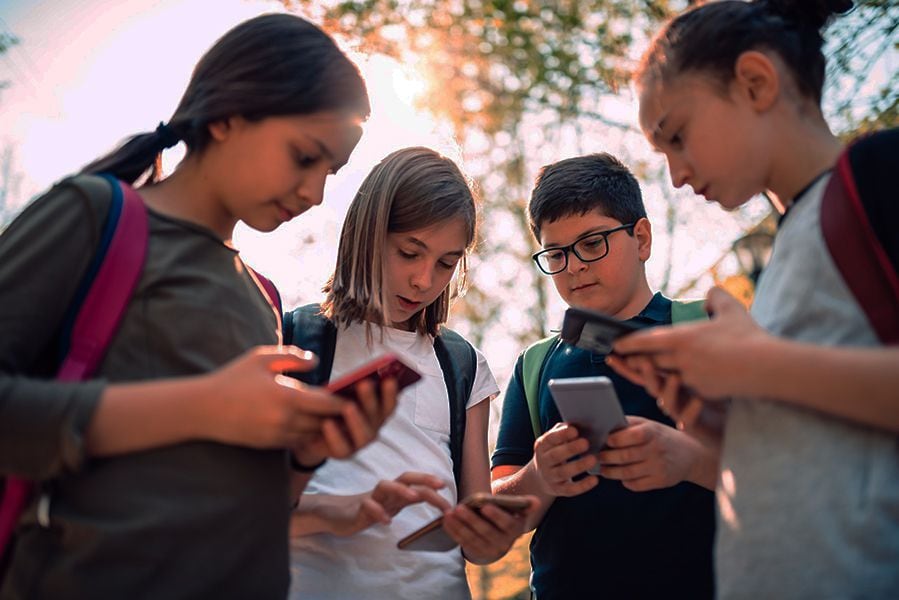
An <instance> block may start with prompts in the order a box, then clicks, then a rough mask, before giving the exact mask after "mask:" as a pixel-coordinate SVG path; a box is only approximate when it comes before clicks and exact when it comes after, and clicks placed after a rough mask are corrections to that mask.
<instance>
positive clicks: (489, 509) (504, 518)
mask: <svg viewBox="0 0 899 600" xmlns="http://www.w3.org/2000/svg"><path fill="white" fill-rule="evenodd" d="M474 513H475V515H477V516H478V517H479V519H480V520H481V521H483V522H485V523H486V525H487V526H488V527H485V529H484V531H483V533H484V535H485V536H489V535H490V533H491V529H498V530H500V531H502V532H505V533H507V534H508V533H510V532H512V531H514V530H515V528H516V527H517V525H518V523H519V521H521V518H520V517H516V516H514V515H512V514H511V513H508V512H506V511H505V510H503V509H501V508H499V507H498V506H493V505H492V504H487V505H485V506H483V507H481V509H480V510H477V511H474Z"/></svg>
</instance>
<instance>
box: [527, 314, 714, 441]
mask: <svg viewBox="0 0 899 600" xmlns="http://www.w3.org/2000/svg"><path fill="white" fill-rule="evenodd" d="M701 319H708V315H707V314H706V312H705V300H672V301H671V324H672V325H674V324H677V323H684V322H686V321H698V320H701ZM561 341H562V340H561V338H560V337H559V334H556V335H551V336H549V337H548V338H544V339H542V340H540V341H539V342H534V343H533V344H531V345H530V346H528V348H527V349H526V350H525V351H524V355H523V356H522V359H521V360H522V364H521V375H522V384H523V385H524V397H525V400H526V401H527V403H528V414H529V415H530V417H531V427H532V428H533V430H534V438H535V439H536V438H538V437H540V434H541V433H543V431H542V428H541V427H540V414H539V412H538V409H537V400H538V398H539V391H540V390H539V388H540V376H541V375H542V374H543V363H544V361H545V360H546V357H547V356H548V355H549V353H550V352H551V351H552V350H553V349H554V348H555V347H556V346H558V345H559V344H560V343H561Z"/></svg>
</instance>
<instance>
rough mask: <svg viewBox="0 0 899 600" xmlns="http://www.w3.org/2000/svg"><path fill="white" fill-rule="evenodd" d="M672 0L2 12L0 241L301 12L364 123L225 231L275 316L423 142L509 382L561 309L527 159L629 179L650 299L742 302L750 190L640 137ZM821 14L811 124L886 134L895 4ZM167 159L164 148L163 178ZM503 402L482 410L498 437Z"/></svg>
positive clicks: (476, 303)
mask: <svg viewBox="0 0 899 600" xmlns="http://www.w3.org/2000/svg"><path fill="white" fill-rule="evenodd" d="M690 4H691V3H690V2H686V1H679V0H671V1H669V0H593V1H588V0H584V1H574V0H556V1H551V0H550V1H541V2H534V1H529V0H515V1H508V0H505V1H489V0H482V1H479V0H474V1H463V0H445V1H444V0H363V1H357V2H356V1H341V2H337V1H284V2H275V1H266V0H217V1H216V2H214V3H213V2H208V1H205V0H117V1H113V0H80V1H79V0H27V1H26V0H21V1H19V0H0V230H2V228H3V227H4V226H5V225H6V224H8V223H9V222H10V221H11V220H12V218H14V216H15V215H16V214H17V213H18V211H19V210H21V209H22V207H23V206H24V205H25V204H26V203H27V202H28V201H29V200H30V199H31V198H33V197H34V196H35V195H36V194H38V193H40V192H41V191H43V190H45V189H46V188H47V187H49V186H50V185H52V183H53V182H54V181H56V180H58V179H61V178H62V177H64V176H65V175H66V174H69V173H71V172H73V171H76V170H78V169H79V168H80V167H81V166H83V165H84V164H86V163H87V162H89V161H90V160H91V159H93V158H95V157H96V156H98V155H100V154H103V153H105V152H106V151H108V150H109V149H111V148H112V147H114V146H115V145H117V143H118V142H120V141H121V140H122V139H123V138H124V137H127V136H128V135H131V134H133V133H138V132H143V131H149V130H152V129H154V128H155V127H156V125H157V124H158V123H159V122H160V121H167V120H168V117H169V115H170V114H171V112H172V111H173V110H174V108H175V105H176V104H177V101H178V99H179V97H180V95H181V93H182V91H183V89H184V87H185V85H186V83H187V80H188V78H189V76H190V72H191V70H192V68H193V65H194V64H195V62H196V60H197V59H198V58H199V57H200V55H201V54H202V53H203V52H204V51H205V50H206V49H207V48H208V47H209V46H210V45H211V44H212V43H213V42H214V41H215V39H216V38H217V37H218V36H220V35H221V34H222V33H224V32H225V31H226V30H227V29H229V28H230V27H232V26H233V25H235V24H237V23H238V22H240V21H242V20H244V19H246V18H249V17H252V16H255V15H257V14H261V13H264V12H273V11H293V12H296V13H298V14H302V15H304V16H306V17H308V18H310V19H311V20H313V21H314V22H316V23H318V24H320V25H321V26H323V27H324V28H325V29H326V30H328V31H329V32H331V33H332V34H333V35H334V36H335V37H336V38H337V40H338V42H339V43H340V45H341V46H342V47H343V48H344V49H345V50H346V51H347V52H348V53H350V55H351V56H352V58H353V59H354V60H355V61H356V62H357V64H358V65H359V67H360V69H361V70H362V72H363V75H364V76H365V77H366V80H367V82H368V86H369V90H370V93H371V96H372V109H373V110H372V117H371V119H370V120H369V121H368V122H367V123H366V125H365V134H364V136H363V138H362V141H361V143H360V144H359V146H358V148H357V150H356V152H355V153H354V154H353V156H352V159H351V161H350V163H349V164H348V165H347V166H346V167H345V168H343V169H341V171H340V173H339V174H338V175H336V176H334V177H332V178H331V179H330V180H329V182H328V184H327V187H326V190H325V202H324V203H323V204H322V206H320V207H317V208H316V209H314V210H313V211H311V212H309V213H306V214H305V215H303V217H302V218H300V219H297V220H295V221H293V222H291V223H289V224H287V225H285V226H283V227H281V228H280V229H279V230H278V231H276V232H274V233H271V234H266V235H262V234H258V233H256V232H253V231H250V230H249V229H247V228H243V227H240V228H239V230H238V231H237V233H236V235H235V242H236V244H237V245H238V247H239V248H240V249H241V253H242V255H243V256H244V258H245V259H246V260H247V261H248V262H249V263H250V264H252V265H253V266H254V267H255V268H257V269H258V270H259V271H261V272H262V273H265V274H266V275H268V276H269V277H270V278H272V279H273V280H274V281H275V283H276V284H277V285H278V287H279V288H280V290H281V293H282V295H283V297H284V300H285V306H286V307H288V308H291V307H293V306H297V305H299V304H304V303H308V302H314V301H318V300H320V299H321V297H322V295H321V292H320V289H321V286H322V284H323V283H324V281H325V279H326V278H327V276H328V274H329V273H330V272H331V270H332V269H333V267H334V260H335V257H336V244H337V237H338V234H339V231H340V226H341V223H342V219H343V215H344V213H345V211H346V207H347V205H348V204H349V202H350V200H351V199H352V197H353V194H354V193H355V191H356V189H357V187H358V185H359V183H360V182H361V181H362V179H363V178H364V176H365V175H366V174H367V172H368V171H369V169H370V168H371V167H372V166H373V165H374V164H375V163H377V162H378V160H380V159H381V158H382V157H383V156H385V155H387V154H388V153H390V152H391V151H393V150H395V149H397V148H401V147H405V146H410V145H425V146H430V147H433V148H435V149H437V150H439V151H441V152H443V153H444V154H446V155H448V156H450V157H451V158H453V159H454V160H456V161H458V162H459V163H460V165H461V166H462V167H463V170H464V171H466V172H467V173H468V174H469V175H470V176H471V178H472V180H473V181H474V183H475V185H476V187H477V189H478V191H479V195H480V198H481V202H482V222H481V229H480V236H479V244H478V247H477V251H476V254H475V256H474V257H473V260H472V262H471V264H472V277H471V285H470V288H469V290H468V293H467V294H466V295H465V296H464V297H463V298H461V299H460V300H458V301H457V302H456V304H455V306H454V308H453V314H452V317H451V321H450V326H451V327H453V328H454V329H457V330H458V331H460V332H461V333H463V334H464V335H466V336H467V337H468V339H469V340H471V341H472V342H473V343H474V344H475V345H477V346H478V347H480V348H481V349H482V350H483V351H484V353H485V354H486V356H487V358H488V360H489V361H490V364H491V366H492V368H493V371H494V373H495V374H496V376H497V378H498V379H499V381H500V386H501V387H503V386H504V385H505V383H506V382H507V380H508V378H509V375H510V372H511V369H512V367H513V365H514V361H515V359H516V357H517V355H518V353H519V352H520V351H521V350H522V349H523V348H524V347H525V346H527V345H528V344H529V343H531V342H533V341H535V340H537V339H539V338H541V337H544V336H546V335H548V334H549V331H550V330H551V329H554V328H556V327H557V326H558V324H559V323H560V321H561V316H562V312H563V310H564V306H563V305H562V303H561V302H560V301H559V299H558V298H557V296H556V294H555V290H554V289H553V288H552V285H551V283H550V282H549V278H547V277H544V276H541V275H539V273H537V271H536V269H535V268H534V267H533V266H532V263H531V261H530V254H531V253H532V252H533V251H534V250H535V248H536V245H535V242H534V240H533V239H532V237H531V234H530V232H529V230H528V228H527V219H526V212H525V207H526V202H527V199H528V195H529V193H530V188H531V186H532V184H533V181H534V178H535V176H536V174H537V172H538V170H539V169H540V167H541V166H543V165H545V164H548V163H550V162H555V161H557V160H560V159H562V158H567V157H571V156H575V155H578V154H584V153H589V152H598V151H606V152H611V153H612V154H615V155H617V156H618V157H619V158H620V159H621V160H622V161H624V162H625V164H627V165H629V166H630V167H631V168H632V170H633V171H634V172H635V173H636V174H637V177H638V179H639V180H640V181H641V182H642V185H643V192H644V199H645V202H646V208H647V211H648V214H649V218H650V221H651V222H652V225H653V232H654V244H653V256H652V258H651V259H650V261H649V263H648V265H647V271H648V276H649V281H650V285H651V286H653V287H654V288H655V289H658V290H661V291H662V292H664V293H665V294H667V295H668V296H671V297H702V296H704V294H705V292H706V291H707V290H708V288H709V287H710V286H712V285H716V284H717V285H723V286H724V287H726V288H727V289H728V290H730V291H731V292H732V293H733V294H735V295H737V296H738V297H740V298H741V299H742V300H743V301H744V302H746V303H747V304H748V303H750V302H751V299H752V290H753V282H754V279H755V277H757V276H758V272H759V270H760V269H761V268H762V266H763V265H764V262H765V260H766V259H767V256H768V255H769V254H770V249H771V240H772V234H773V231H774V224H775V222H776V220H775V219H774V218H773V217H772V215H771V209H770V205H769V204H768V202H767V201H766V199H765V198H763V197H759V198H756V199H753V201H751V202H750V203H748V204H747V205H746V206H744V207H743V208H741V209H740V210H739V211H735V212H734V213H732V214H726V213H724V212H723V211H722V210H720V209H719V208H718V207H717V206H710V205H708V204H706V203H705V202H704V201H703V200H702V199H700V198H697V197H695V196H693V194H692V193H691V192H690V191H689V190H675V189H674V188H673V187H672V185H671V182H670V179H669V178H668V173H667V169H666V166H665V162H664V159H663V157H662V156H661V155H658V154H654V153H652V152H651V151H650V149H649V147H648V144H647V143H646V142H645V140H644V139H643V137H642V135H641V134H640V132H639V128H638V127H637V120H636V102H635V98H634V93H633V90H632V88H631V86H630V82H629V77H630V73H631V71H632V69H633V68H634V67H635V64H636V61H637V60H638V58H639V56H640V54H641V53H642V51H643V49H644V48H645V47H646V45H647V42H648V39H649V38H650V37H651V35H652V32H653V31H655V30H656V28H657V27H658V26H659V24H660V23H661V22H662V21H663V20H665V19H666V18H667V17H669V16H670V15H672V14H675V13H677V12H680V11H682V10H683V9H684V8H686V7H687V6H689V5H690ZM856 5H857V6H856V8H855V9H854V10H853V11H852V12H851V13H850V14H848V15H846V16H844V17H843V18H840V19H838V20H836V21H835V22H834V24H833V25H832V26H831V28H830V29H829V31H828V33H827V35H826V38H827V40H828V43H827V47H826V48H825V52H826V54H827V55H828V57H829V72H828V84H827V86H826V88H825V93H824V111H825V116H826V117H827V118H828V121H829V122H830V124H831V126H832V127H833V129H834V130H835V131H836V132H837V133H838V134H840V135H841V136H842V137H844V138H846V139H849V138H851V137H853V136H855V135H857V134H859V133H861V132H864V131H868V130H871V129H875V128H883V127H889V126H897V125H899V5H897V3H896V2H895V0H862V1H861V2H856ZM181 156H183V148H180V147H176V148H173V149H172V150H169V151H167V153H166V154H165V156H164V164H165V166H166V169H167V170H168V171H171V170H172V169H174V167H175V165H176V164H177V162H178V160H179V159H180V158H181ZM501 401H502V398H501V397H500V398H499V399H497V400H496V401H494V403H493V419H492V420H493V423H494V425H495V422H496V421H497V420H498V419H497V418H496V417H498V414H499V409H500V406H501ZM526 546H527V539H526V538H525V539H522V540H520V541H519V543H518V544H517V545H516V549H515V551H514V552H512V553H510V555H509V556H508V557H507V558H506V559H504V560H503V561H500V562H498V563H496V564H494V565H490V566H488V567H477V568H473V569H471V583H472V591H473V593H474V596H475V598H491V599H505V598H527V597H528V595H527V576H528V573H529V565H528V557H527V547H526Z"/></svg>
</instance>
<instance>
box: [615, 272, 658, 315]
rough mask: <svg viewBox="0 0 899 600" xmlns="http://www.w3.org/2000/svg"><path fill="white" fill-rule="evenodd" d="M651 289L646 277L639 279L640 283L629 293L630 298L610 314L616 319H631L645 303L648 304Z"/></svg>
mask: <svg viewBox="0 0 899 600" xmlns="http://www.w3.org/2000/svg"><path fill="white" fill-rule="evenodd" d="M652 296H653V293H652V290H651V289H650V288H649V284H648V283H647V282H646V279H645V278H644V279H641V281H640V283H639V284H637V289H636V292H635V293H633V294H631V297H630V300H628V301H627V304H625V305H624V306H623V307H621V308H620V309H619V310H618V311H616V312H615V314H613V315H612V316H613V317H615V318H616V319H621V320H625V319H631V318H633V317H636V316H637V315H639V314H640V311H642V310H643V309H644V308H646V305H647V304H649V301H650V300H652Z"/></svg>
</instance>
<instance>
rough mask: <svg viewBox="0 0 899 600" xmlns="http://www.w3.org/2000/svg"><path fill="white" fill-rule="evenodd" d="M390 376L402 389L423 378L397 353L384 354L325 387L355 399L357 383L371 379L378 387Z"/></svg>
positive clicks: (337, 393)
mask: <svg viewBox="0 0 899 600" xmlns="http://www.w3.org/2000/svg"><path fill="white" fill-rule="evenodd" d="M390 378H393V379H396V383H397V388H398V389H400V390H401V389H403V388H404V387H406V386H409V385H411V384H413V383H415V382H416V381H418V380H419V379H421V375H420V374H419V373H418V371H416V370H415V369H413V368H412V367H410V366H409V365H407V364H406V363H404V362H403V361H401V360H400V359H399V357H398V356H396V355H395V354H384V355H383V356H379V357H378V358H376V359H374V360H373V361H371V362H369V363H366V364H364V365H362V366H361V367H359V368H358V369H355V370H353V371H351V372H349V373H347V374H346V375H344V376H342V377H339V378H337V379H335V380H334V381H332V382H330V383H328V385H327V386H325V387H326V389H327V390H328V391H330V392H331V393H332V394H335V395H337V396H343V397H344V398H350V399H352V400H355V399H356V384H357V383H359V382H360V381H364V380H365V379H370V380H371V381H372V382H373V383H374V384H375V387H376V388H377V387H378V386H379V385H380V383H381V381H382V380H384V379H390Z"/></svg>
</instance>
